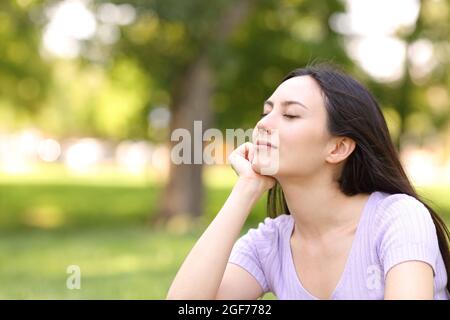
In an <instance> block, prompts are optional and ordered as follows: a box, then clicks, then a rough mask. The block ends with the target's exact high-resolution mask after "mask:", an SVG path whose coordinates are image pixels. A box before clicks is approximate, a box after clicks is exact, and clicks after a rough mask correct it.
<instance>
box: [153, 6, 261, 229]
mask: <svg viewBox="0 0 450 320" xmlns="http://www.w3.org/2000/svg"><path fill="white" fill-rule="evenodd" d="M251 3H252V0H246V1H244V0H240V1H235V2H233V3H232V4H231V5H230V7H229V8H228V10H226V11H225V12H224V13H223V15H222V16H221V17H220V19H219V21H218V23H217V25H216V26H215V27H214V28H213V29H212V32H211V33H210V34H209V36H208V37H207V38H206V39H205V41H204V43H203V49H200V50H199V55H198V56H197V58H196V59H194V60H193V61H192V63H191V64H189V65H188V66H187V68H186V69H185V70H184V71H183V72H181V73H180V76H179V77H178V79H177V81H176V82H175V85H174V87H173V91H172V105H171V112H172V118H171V123H170V132H171V133H172V132H173V131H174V130H175V129H178V128H184V129H187V130H189V132H190V133H191V150H192V151H193V150H194V145H195V144H197V147H198V145H199V143H201V144H202V145H201V154H202V155H203V140H202V137H203V132H204V131H205V130H206V129H208V128H209V127H210V126H211V125H212V123H213V120H212V118H213V114H212V110H211V98H212V94H213V90H214V80H215V76H214V71H213V69H212V66H211V64H210V61H209V55H208V48H209V47H210V46H217V45H223V43H224V42H225V41H226V40H227V39H228V37H229V36H230V34H231V33H232V32H233V31H234V30H235V29H236V27H237V26H238V24H239V23H240V22H241V21H243V20H244V18H245V17H246V16H247V15H248V12H249V9H250V4H251ZM194 121H202V122H201V123H202V132H201V137H194ZM194 140H195V141H194ZM178 143H179V141H175V142H172V141H171V143H170V147H171V150H172V148H173V147H174V146H175V145H176V144H178ZM191 163H192V164H174V163H173V161H171V163H170V173H169V181H168V184H167V186H166V188H165V190H164V192H163V195H162V198H161V201H160V204H159V208H158V209H157V212H156V215H154V218H153V219H152V223H153V224H156V225H165V224H167V222H168V221H170V220H171V219H172V218H174V217H177V216H180V215H183V216H184V217H190V218H198V217H200V216H201V215H202V214H203V202H204V188H203V181H202V178H203V176H202V172H203V165H202V163H203V159H201V163H200V164H195V163H194V152H192V156H191Z"/></svg>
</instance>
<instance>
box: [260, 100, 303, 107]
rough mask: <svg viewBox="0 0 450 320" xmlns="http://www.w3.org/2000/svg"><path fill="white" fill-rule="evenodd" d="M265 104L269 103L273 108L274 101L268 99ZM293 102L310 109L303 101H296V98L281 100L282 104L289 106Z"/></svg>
mask: <svg viewBox="0 0 450 320" xmlns="http://www.w3.org/2000/svg"><path fill="white" fill-rule="evenodd" d="M264 104H268V105H269V106H271V107H272V108H273V102H272V101H270V100H267V101H265V102H264ZM291 104H297V105H299V106H301V107H303V108H305V109H309V108H308V107H307V106H305V105H304V104H303V103H301V102H300V101H295V100H287V101H283V102H281V106H283V107H287V106H288V105H291Z"/></svg>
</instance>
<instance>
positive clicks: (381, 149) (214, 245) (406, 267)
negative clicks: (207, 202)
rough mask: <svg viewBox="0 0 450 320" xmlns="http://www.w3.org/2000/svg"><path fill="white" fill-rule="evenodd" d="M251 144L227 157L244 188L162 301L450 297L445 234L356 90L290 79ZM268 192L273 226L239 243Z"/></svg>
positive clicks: (329, 74) (304, 77)
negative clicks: (247, 222)
mask: <svg viewBox="0 0 450 320" xmlns="http://www.w3.org/2000/svg"><path fill="white" fill-rule="evenodd" d="M253 141H254V142H255V144H252V143H245V144H243V145H241V146H240V147H238V148H237V149H236V150H234V151H233V152H232V153H231V155H230V157H229V160H230V162H231V165H232V167H233V169H234V170H235V171H236V173H237V174H238V175H239V178H238V180H237V182H236V184H235V186H234V187H233V190H232V192H231V194H230V195H229V197H228V199H227V200H226V202H225V204H224V206H223V207H222V209H221V210H220V211H219V213H218V214H217V216H216V217H215V219H214V220H213V221H212V222H211V224H210V225H209V226H208V228H207V229H206V231H205V232H204V233H203V235H202V236H201V237H200V239H199V240H198V242H197V243H196V244H195V246H194V248H193V249H192V250H191V252H190V253H189V255H188V257H187V258H186V260H185V261H184V263H183V265H182V266H181V268H180V270H179V271H178V273H177V275H176V277H175V279H174V281H173V283H172V286H171V288H170V289H169V293H168V296H167V298H168V299H257V298H259V297H261V296H263V295H264V294H265V293H266V292H273V293H274V294H275V295H276V296H277V297H278V298H279V299H449V298H450V296H449V291H448V290H449V284H448V283H447V278H448V275H449V269H450V255H449V248H448V243H447V239H448V238H449V234H448V230H447V228H446V227H445V224H444V223H443V221H442V220H441V219H440V218H439V217H438V215H437V214H436V213H435V212H434V211H433V210H432V209H431V208H430V207H429V206H428V205H426V204H425V203H423V202H422V201H421V200H420V199H419V196H418V195H417V193H416V192H415V191H414V188H413V186H412V185H411V183H410V182H409V181H408V178H407V176H406V174H405V172H404V170H403V169H402V166H401V164H400V161H399V158H398V154H397V153H396V151H395V148H394V146H393V144H392V141H391V140H390V136H389V131H388V128H387V125H386V122H385V119H384V117H383V115H382V113H381V110H380V107H379V106H378V104H377V102H376V101H375V99H374V98H373V97H372V95H371V94H370V93H369V92H368V91H367V90H366V89H365V88H364V87H363V86H362V85H361V84H359V83H358V82H357V81H355V80H354V79H352V78H351V77H349V76H347V75H345V74H343V73H341V72H338V71H336V70H334V69H332V68H330V67H328V66H323V65H322V66H312V67H306V68H303V69H297V70H294V71H292V72H291V73H289V74H288V75H287V76H286V78H285V79H284V80H283V81H282V83H281V84H280V85H279V86H278V88H277V89H276V90H275V92H274V93H273V94H272V96H271V97H270V98H269V99H268V100H267V101H266V102H265V104H264V112H263V115H262V118H261V120H260V121H259V122H258V123H257V125H256V129H255V130H254V136H253ZM274 141H275V142H274ZM269 169H270V170H269ZM273 169H275V170H273ZM267 190H269V195H268V211H269V212H268V213H269V216H270V217H268V218H266V219H265V220H264V223H260V224H259V226H258V228H256V229H250V230H249V231H248V232H247V234H245V235H243V236H242V237H240V238H239V239H238V240H237V241H236V239H237V238H238V236H239V233H240V231H241V228H242V227H243V225H244V222H245V220H246V218H247V216H248V214H249V213H250V211H251V209H252V206H253V205H254V204H255V202H256V201H257V200H258V199H259V198H260V197H261V196H262V195H263V193H264V192H265V191H267Z"/></svg>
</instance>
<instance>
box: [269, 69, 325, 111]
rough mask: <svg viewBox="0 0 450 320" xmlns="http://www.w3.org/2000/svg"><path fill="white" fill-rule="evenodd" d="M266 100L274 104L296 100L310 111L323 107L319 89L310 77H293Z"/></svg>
mask: <svg viewBox="0 0 450 320" xmlns="http://www.w3.org/2000/svg"><path fill="white" fill-rule="evenodd" d="M268 100H270V101H273V102H274V103H278V102H281V101H286V100H296V101H300V102H301V103H303V104H305V105H306V106H307V107H308V108H309V109H312V110H317V109H321V107H324V102H323V97H322V93H321V90H320V87H319V85H318V84H317V83H316V81H315V80H314V79H313V78H312V77H310V76H300V77H293V78H290V79H288V80H286V81H284V82H283V83H281V84H280V85H279V86H278V87H277V88H276V89H275V91H274V92H273V93H272V95H271V96H270V98H269V99H268Z"/></svg>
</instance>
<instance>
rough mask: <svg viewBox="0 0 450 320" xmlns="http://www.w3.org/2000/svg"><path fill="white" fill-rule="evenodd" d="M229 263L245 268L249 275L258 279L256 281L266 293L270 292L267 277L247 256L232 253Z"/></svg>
mask: <svg viewBox="0 0 450 320" xmlns="http://www.w3.org/2000/svg"><path fill="white" fill-rule="evenodd" d="M228 262H229V263H234V264H236V265H238V266H240V267H242V268H244V269H245V270H246V271H247V272H248V273H250V274H251V275H252V276H253V277H254V278H255V279H256V281H258V283H259V285H260V286H261V288H262V289H263V290H264V293H266V292H269V286H268V284H267V281H266V277H265V276H264V274H263V272H262V271H261V269H260V268H259V267H258V266H257V265H256V264H255V263H254V262H253V261H251V260H250V258H249V257H247V256H246V255H245V254H241V253H232V254H231V256H230V258H229V259H228Z"/></svg>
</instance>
